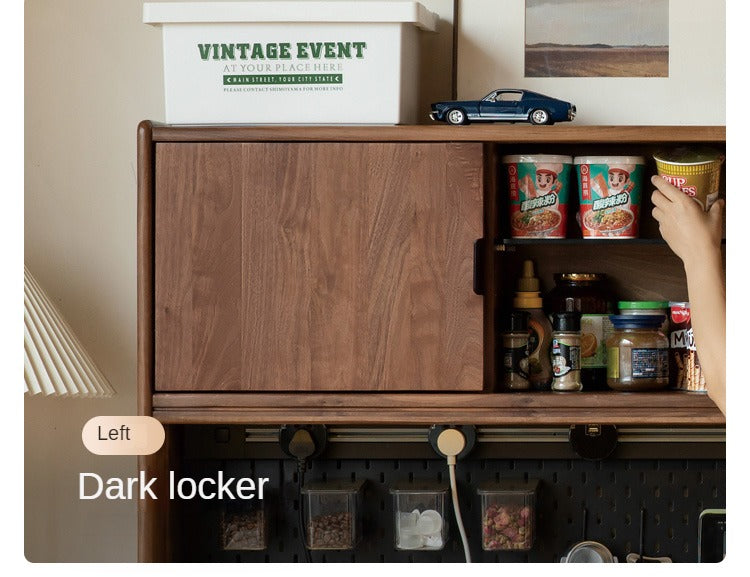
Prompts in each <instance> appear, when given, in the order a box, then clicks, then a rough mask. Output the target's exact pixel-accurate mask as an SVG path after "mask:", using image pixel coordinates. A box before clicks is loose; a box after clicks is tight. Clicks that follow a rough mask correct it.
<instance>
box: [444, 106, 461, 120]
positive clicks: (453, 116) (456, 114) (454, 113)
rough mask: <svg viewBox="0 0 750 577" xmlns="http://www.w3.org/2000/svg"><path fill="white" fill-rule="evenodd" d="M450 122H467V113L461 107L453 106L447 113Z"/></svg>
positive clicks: (446, 117)
mask: <svg viewBox="0 0 750 577" xmlns="http://www.w3.org/2000/svg"><path fill="white" fill-rule="evenodd" d="M445 119H446V120H447V121H448V124H466V113H465V112H464V111H463V110H461V109H460V108H453V109H452V110H449V111H448V112H447V114H446V115H445Z"/></svg>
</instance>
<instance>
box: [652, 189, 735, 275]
mask: <svg viewBox="0 0 750 577" xmlns="http://www.w3.org/2000/svg"><path fill="white" fill-rule="evenodd" d="M651 183H652V184H653V185H654V186H655V187H656V190H654V192H653V193H652V194H651V201H652V202H653V203H654V209H653V211H652V212H651V214H652V215H653V217H654V218H655V219H656V220H657V222H658V223H659V232H660V233H661V236H662V238H664V240H665V241H667V244H668V245H669V248H671V249H672V250H673V251H674V253H675V254H676V255H677V256H679V257H680V258H681V259H682V262H683V263H684V264H685V266H688V265H690V264H692V262H693V261H696V262H699V261H700V260H702V259H704V258H705V257H706V256H708V255H710V253H711V252H713V251H717V250H719V249H720V247H721V220H722V219H721V215H722V210H723V208H724V201H723V200H718V201H716V202H715V203H714V204H713V205H712V206H711V209H710V210H709V211H708V212H705V211H703V209H702V208H701V207H700V205H699V204H698V203H697V202H696V201H694V200H693V199H692V198H690V197H689V196H688V195H686V194H685V193H684V192H682V191H681V190H680V189H679V188H677V187H675V186H673V185H671V184H670V183H669V182H667V181H666V180H664V179H663V178H662V177H661V176H653V177H651Z"/></svg>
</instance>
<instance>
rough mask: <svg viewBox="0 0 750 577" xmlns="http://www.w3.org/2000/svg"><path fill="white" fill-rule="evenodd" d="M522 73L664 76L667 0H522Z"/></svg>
mask: <svg viewBox="0 0 750 577" xmlns="http://www.w3.org/2000/svg"><path fill="white" fill-rule="evenodd" d="M525 24H526V26H525V32H526V36H525V51H524V76H526V77H527V78H529V77H530V78H537V77H597V76H605V77H612V76H615V77H619V76H622V77H667V76H669V0H526V14H525Z"/></svg>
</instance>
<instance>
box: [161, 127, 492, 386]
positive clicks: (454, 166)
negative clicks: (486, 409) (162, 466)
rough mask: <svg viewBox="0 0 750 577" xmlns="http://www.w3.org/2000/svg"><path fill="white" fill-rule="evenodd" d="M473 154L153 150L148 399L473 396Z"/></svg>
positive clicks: (478, 209)
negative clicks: (265, 394) (297, 394)
mask: <svg viewBox="0 0 750 577" xmlns="http://www.w3.org/2000/svg"><path fill="white" fill-rule="evenodd" d="M483 166H484V157H483V149H482V146H481V144H477V143H412V142H400V143H393V142H377V143H368V142H354V143H338V142H320V143H288V142H242V143H226V142H201V143H196V142H180V143H174V142H169V143H157V144H156V150H155V170H156V177H155V221H154V222H155V243H154V255H155V256H154V267H155V269H154V270H155V293H154V307H155V335H156V341H155V347H156V348H155V370H156V374H155V380H154V386H155V390H156V391H399V390H401V391H404V390H411V391H435V390H438V391H440V390H442V391H481V390H482V387H483V382H482V366H483V361H482V353H483V339H482V331H483V317H482V297H481V296H479V295H477V294H475V292H474V290H473V282H474V278H473V276H474V243H475V241H476V240H477V239H479V238H481V237H482V236H483V230H482V221H483V218H482V207H483V203H482V199H483V194H484V191H483V183H482V174H483Z"/></svg>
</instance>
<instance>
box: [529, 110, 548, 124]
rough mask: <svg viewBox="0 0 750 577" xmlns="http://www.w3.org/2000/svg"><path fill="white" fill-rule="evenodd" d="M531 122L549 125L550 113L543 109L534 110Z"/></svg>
mask: <svg viewBox="0 0 750 577" xmlns="http://www.w3.org/2000/svg"><path fill="white" fill-rule="evenodd" d="M529 122H531V124H549V112H547V111H546V110H544V109H542V108H537V109H536V110H532V111H531V114H529Z"/></svg>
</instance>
